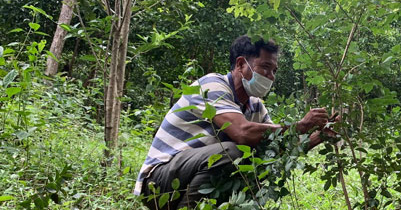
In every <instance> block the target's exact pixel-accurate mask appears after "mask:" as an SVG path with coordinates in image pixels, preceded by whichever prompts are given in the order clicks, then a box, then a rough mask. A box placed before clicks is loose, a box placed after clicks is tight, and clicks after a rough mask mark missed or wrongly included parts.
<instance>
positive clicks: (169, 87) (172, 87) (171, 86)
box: [162, 82, 174, 90]
mask: <svg viewBox="0 0 401 210" xmlns="http://www.w3.org/2000/svg"><path fill="white" fill-rule="evenodd" d="M162 84H163V85H164V86H166V87H167V88H168V89H170V90H174V86H173V85H172V84H169V83H165V82H162Z"/></svg>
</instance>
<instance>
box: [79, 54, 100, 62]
mask: <svg viewBox="0 0 401 210" xmlns="http://www.w3.org/2000/svg"><path fill="white" fill-rule="evenodd" d="M79 59H80V60H83V61H96V57H95V56H94V55H83V56H81V57H80V58H79Z"/></svg>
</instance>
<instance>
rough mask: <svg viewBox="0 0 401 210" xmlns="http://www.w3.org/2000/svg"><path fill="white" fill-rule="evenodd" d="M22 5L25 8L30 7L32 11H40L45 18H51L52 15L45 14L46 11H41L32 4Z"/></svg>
mask: <svg viewBox="0 0 401 210" xmlns="http://www.w3.org/2000/svg"><path fill="white" fill-rule="evenodd" d="M23 7H24V8H27V9H31V10H32V11H34V12H37V13H40V14H42V15H44V16H46V17H47V18H49V19H50V20H53V17H52V16H50V15H48V14H46V12H45V11H43V10H42V9H40V8H37V7H34V6H32V5H24V6H23Z"/></svg>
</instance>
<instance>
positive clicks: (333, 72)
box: [286, 7, 335, 76]
mask: <svg viewBox="0 0 401 210" xmlns="http://www.w3.org/2000/svg"><path fill="white" fill-rule="evenodd" d="M286 9H287V10H288V11H289V12H290V15H291V16H292V17H293V18H294V20H295V21H296V22H297V23H298V25H299V26H300V27H301V28H302V29H303V30H304V32H305V33H306V34H307V35H308V36H309V38H310V39H311V40H315V37H314V36H313V35H312V34H311V33H310V32H309V31H308V30H306V28H305V26H304V25H303V24H302V23H301V21H300V20H299V19H298V18H297V16H296V15H295V13H294V12H293V11H292V10H291V9H290V8H288V7H286ZM313 43H314V44H315V47H316V49H317V50H318V51H319V53H320V54H322V56H323V57H324V58H325V59H324V62H325V64H326V66H327V67H328V68H329V69H330V73H331V74H332V75H333V76H334V75H335V70H334V68H333V67H332V66H331V65H330V62H329V61H328V58H327V57H326V55H325V54H324V53H323V51H322V50H321V49H320V47H319V45H318V44H317V43H316V42H313Z"/></svg>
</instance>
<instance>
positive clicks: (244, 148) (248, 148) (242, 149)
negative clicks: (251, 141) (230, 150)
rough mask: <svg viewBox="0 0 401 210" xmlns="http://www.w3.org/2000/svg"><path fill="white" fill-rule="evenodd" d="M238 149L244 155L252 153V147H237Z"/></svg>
mask: <svg viewBox="0 0 401 210" xmlns="http://www.w3.org/2000/svg"><path fill="white" fill-rule="evenodd" d="M237 148H238V149H239V150H241V151H242V152H244V153H251V147H250V146H247V145H237Z"/></svg>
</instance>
